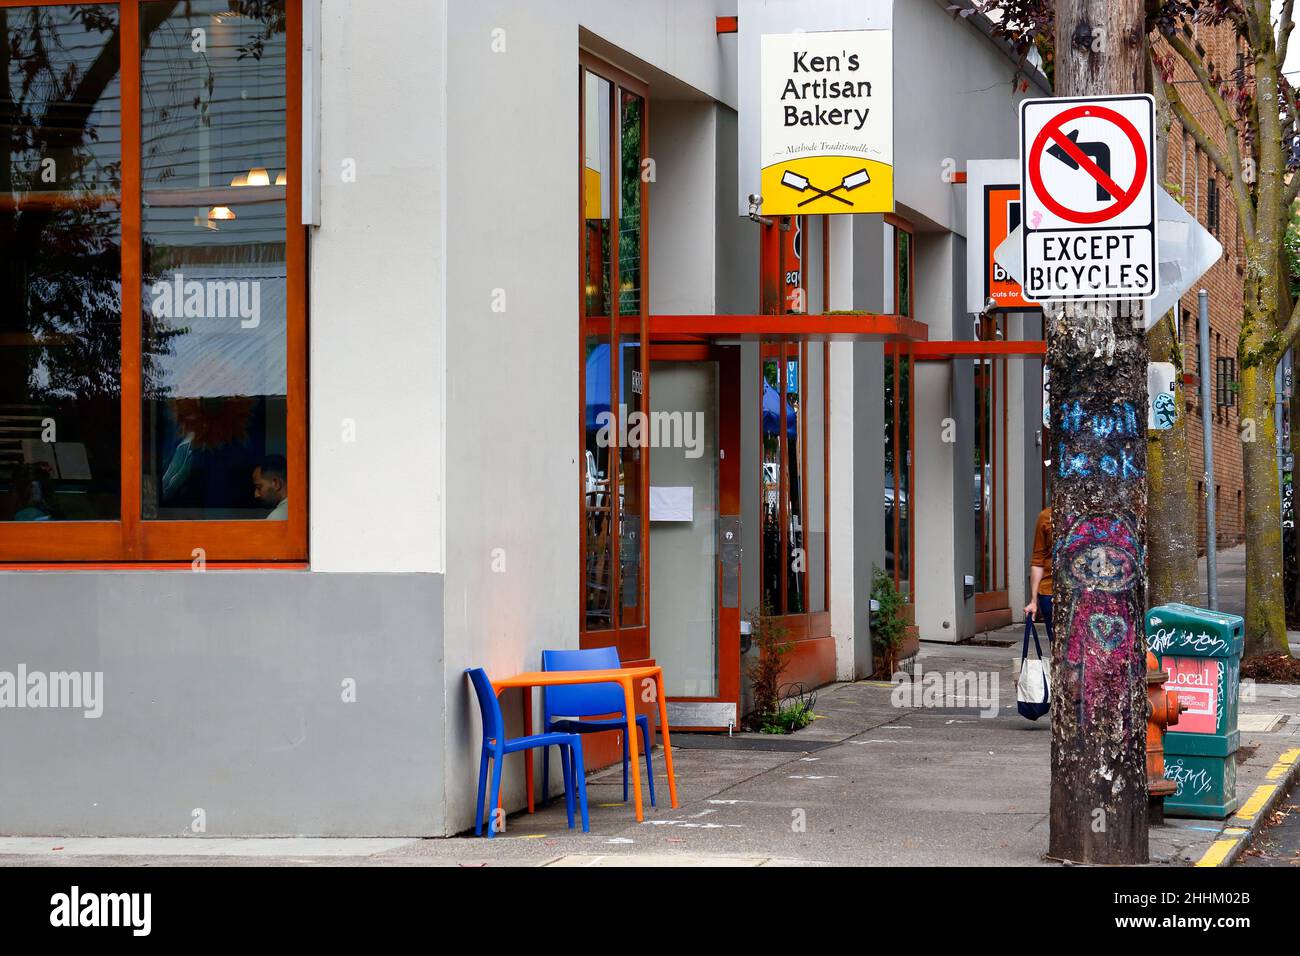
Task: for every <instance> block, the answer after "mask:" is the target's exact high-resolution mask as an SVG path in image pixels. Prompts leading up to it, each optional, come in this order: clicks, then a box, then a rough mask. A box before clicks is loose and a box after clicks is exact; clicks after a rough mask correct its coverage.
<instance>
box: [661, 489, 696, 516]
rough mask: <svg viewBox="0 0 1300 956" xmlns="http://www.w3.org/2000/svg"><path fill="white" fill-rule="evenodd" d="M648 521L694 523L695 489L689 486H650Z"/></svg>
mask: <svg viewBox="0 0 1300 956" xmlns="http://www.w3.org/2000/svg"><path fill="white" fill-rule="evenodd" d="M650 520H651V521H687V522H690V521H694V520H695V489H694V488H692V487H691V486H690V485H685V486H683V487H676V486H673V485H651V486H650Z"/></svg>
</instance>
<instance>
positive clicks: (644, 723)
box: [542, 647, 655, 807]
mask: <svg viewBox="0 0 1300 956" xmlns="http://www.w3.org/2000/svg"><path fill="white" fill-rule="evenodd" d="M622 666H623V665H622V662H620V661H619V659H618V648H616V647H592V648H587V649H586V650H581V651H542V670H544V671H600V670H610V669H613V668H618V667H622ZM601 714H618V716H617V717H607V718H604V719H602V720H566V719H564V718H569V717H599V716H600V715H601ZM636 726H637V729H638V730H639V731H640V732H641V752H642V753H643V754H645V775H646V779H647V780H649V781H650V806H652V807H653V806H654V805H655V775H654V770H653V765H652V764H651V761H650V722H649V721H648V720H647V719H646V717H645V715H644V714H637V717H636ZM542 729H543V730H546V731H551V730H562V731H566V732H567V733H571V734H594V733H600V732H602V731H607V730H622V731H623V735H622V736H623V802H624V803H627V771H628V748H627V703H626V702H625V700H624V698H623V688H622V687H621V686H620V685H618V684H570V685H567V686H557V687H547V688H545V690H544V696H543V698H542ZM550 764H551V748H549V747H547V748H546V750H545V751H543V756H542V793H544V794H545V793H550V789H549V784H550V769H551V767H550Z"/></svg>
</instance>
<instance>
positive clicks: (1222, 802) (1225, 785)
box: [1147, 604, 1245, 820]
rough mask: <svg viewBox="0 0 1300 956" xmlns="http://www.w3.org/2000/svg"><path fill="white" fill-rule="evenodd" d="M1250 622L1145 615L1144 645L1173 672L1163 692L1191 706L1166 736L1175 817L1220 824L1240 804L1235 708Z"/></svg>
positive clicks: (1179, 612)
mask: <svg viewBox="0 0 1300 956" xmlns="http://www.w3.org/2000/svg"><path fill="white" fill-rule="evenodd" d="M1244 631H1245V621H1244V620H1243V619H1242V618H1241V617H1240V616H1239V615H1236V614H1223V613H1220V612H1219V611H1207V610H1205V609H1204V608H1199V607H1191V606H1190V605H1187V604H1164V605H1161V606H1160V607H1155V608H1152V609H1151V610H1150V611H1149V612H1147V644H1148V646H1149V648H1150V650H1151V653H1153V654H1155V655H1156V657H1157V658H1159V660H1160V666H1161V667H1162V668H1163V669H1164V670H1166V671H1168V672H1169V681H1168V683H1166V684H1165V690H1170V691H1173V692H1174V693H1176V694H1177V695H1178V699H1179V700H1180V701H1181V702H1182V703H1183V704H1186V705H1187V710H1185V711H1184V712H1183V713H1182V714H1180V715H1179V717H1178V723H1177V724H1175V725H1174V726H1173V728H1171V729H1170V730H1169V731H1168V732H1166V733H1165V779H1166V780H1172V781H1174V782H1175V783H1176V784H1177V785H1178V790H1177V791H1176V792H1175V793H1174V794H1173V796H1170V797H1166V798H1165V813H1167V814H1170V815H1171V816H1184V817H1205V818H1207V819H1214V820H1222V819H1224V818H1226V817H1228V816H1230V815H1231V814H1232V813H1233V812H1234V811H1235V810H1236V809H1237V806H1238V805H1239V804H1240V801H1239V800H1238V799H1237V745H1238V744H1239V743H1240V741H1241V733H1240V731H1238V730H1237V704H1238V701H1239V697H1240V693H1239V692H1240V687H1241V649H1242V645H1243V643H1244V640H1245V637H1244Z"/></svg>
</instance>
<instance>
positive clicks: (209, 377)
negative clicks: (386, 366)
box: [0, 0, 306, 562]
mask: <svg viewBox="0 0 1300 956" xmlns="http://www.w3.org/2000/svg"><path fill="white" fill-rule="evenodd" d="M299 21H300V9H299V5H298V4H297V3H295V2H293V0H191V2H188V3H185V4H176V3H166V2H154V0H129V2H128V0H123V2H121V3H113V2H103V3H94V4H55V5H48V4H33V3H28V4H23V3H20V2H13V0H0V134H3V135H4V138H5V142H6V144H7V146H6V149H5V152H3V153H0V260H2V261H3V266H0V297H2V298H3V300H4V303H5V304H4V308H3V309H0V418H3V419H4V425H5V426H6V427H5V428H3V429H2V430H0V494H3V498H2V499H0V561H34V560H82V561H100V560H116V561H121V560H155V561H156V560H164V561H170V560H183V561H186V562H189V561H191V560H192V559H193V558H194V557H195V555H196V553H199V554H202V556H203V557H204V558H205V559H206V560H212V561H221V560H268V561H274V560H300V559H302V558H305V557H306V506H305V501H306V494H305V487H304V486H303V484H302V481H303V477H304V472H305V469H304V467H303V466H304V464H305V461H306V449H305V447H304V440H305V434H306V427H305V426H306V406H305V394H304V385H305V347H304V346H305V295H304V285H305V281H304V270H305V234H304V232H303V230H302V228H301V227H296V228H295V226H294V224H295V223H296V222H297V221H299V220H300V218H301V216H300V214H299V206H300V201H299V199H298V197H297V195H296V191H295V190H294V189H293V188H292V183H293V179H294V178H295V168H296V165H297V163H298V153H299V150H298V146H297V136H296V134H295V133H294V130H295V128H296V123H297V118H298V113H299V111H300V104H299V103H298V102H297V101H296V100H295V99H294V98H293V97H291V96H288V91H289V89H290V88H292V86H293V84H294V77H296V76H298V75H299V71H300V69H301V64H300V60H301V44H300V43H299V42H297V39H296V38H298V37H300V35H301V26H300V22H299ZM293 489H297V490H293ZM268 518H269V519H272V520H270V521H267V520H264V519H268ZM151 519H166V520H151ZM196 520H197V521H200V522H201V524H200V525H198V526H195V525H191V524H190V522H193V521H196ZM32 522H39V523H40V526H39V528H38V527H36V526H35V525H33V524H32ZM199 528H202V530H199Z"/></svg>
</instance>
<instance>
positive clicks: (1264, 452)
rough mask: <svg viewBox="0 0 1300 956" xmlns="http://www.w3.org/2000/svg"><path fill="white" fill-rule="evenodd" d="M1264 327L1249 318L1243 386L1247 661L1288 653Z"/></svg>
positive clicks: (1272, 366)
mask: <svg viewBox="0 0 1300 956" xmlns="http://www.w3.org/2000/svg"><path fill="white" fill-rule="evenodd" d="M1263 325H1264V323H1263V322H1262V321H1260V317H1259V316H1258V315H1251V314H1250V313H1249V312H1248V313H1247V321H1246V323H1245V327H1244V328H1243V329H1242V345H1241V352H1242V358H1243V361H1242V362H1241V366H1242V367H1241V377H1240V383H1239V386H1238V388H1239V395H1238V401H1239V402H1240V418H1241V451H1242V455H1241V463H1242V478H1243V482H1242V483H1243V484H1244V485H1245V498H1246V647H1245V651H1244V654H1245V656H1246V657H1254V656H1256V655H1258V654H1278V653H1282V654H1286V653H1288V648H1287V643H1286V606H1285V601H1286V597H1285V590H1284V588H1283V585H1282V507H1281V496H1280V489H1279V488H1278V480H1277V429H1276V427H1275V425H1274V422H1273V398H1274V389H1273V378H1274V376H1275V374H1276V372H1277V358H1276V357H1275V356H1274V355H1273V352H1272V351H1271V350H1270V349H1269V348H1268V347H1267V345H1266V344H1264V343H1263V342H1262V341H1261V339H1262V338H1263V337H1262V336H1261V334H1260V332H1259V329H1260V328H1261V327H1262V326H1263ZM1252 356H1253V358H1251V357H1252Z"/></svg>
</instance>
